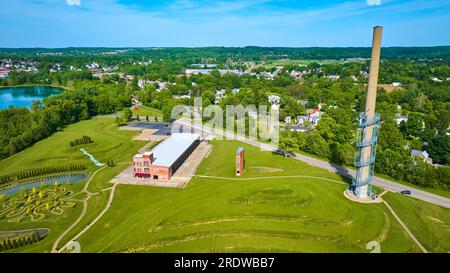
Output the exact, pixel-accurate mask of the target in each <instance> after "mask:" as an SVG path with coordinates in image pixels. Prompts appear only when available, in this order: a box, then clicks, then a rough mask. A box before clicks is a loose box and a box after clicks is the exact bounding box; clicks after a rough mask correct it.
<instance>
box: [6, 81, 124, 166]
mask: <svg viewBox="0 0 450 273" xmlns="http://www.w3.org/2000/svg"><path fill="white" fill-rule="evenodd" d="M130 96H131V90H130V89H129V87H127V86H126V84H105V83H102V82H99V81H88V82H85V81H80V82H75V83H74V84H73V86H72V87H70V88H69V89H67V90H66V91H65V92H64V93H62V94H58V95H55V96H52V97H48V98H45V99H44V100H43V101H35V102H33V104H32V106H31V108H30V109H27V108H15V107H9V108H8V109H5V110H0V159H4V158H7V157H9V156H11V155H13V154H15V153H17V152H19V151H21V150H23V149H25V148H27V147H29V146H31V145H33V144H34V143H36V142H37V141H39V140H42V139H44V138H46V137H48V136H50V135H52V134H53V133H55V132H57V131H60V130H62V128H64V126H66V125H69V124H72V123H75V122H78V121H80V120H86V119H89V118H90V117H92V116H95V115H98V114H111V113H114V112H116V111H120V110H122V109H123V108H124V107H129V106H130V105H131V101H130Z"/></svg>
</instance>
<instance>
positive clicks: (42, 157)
mask: <svg viewBox="0 0 450 273" xmlns="http://www.w3.org/2000/svg"><path fill="white" fill-rule="evenodd" d="M84 135H86V136H89V137H91V138H92V140H93V141H94V143H91V144H87V145H79V146H76V147H70V145H69V142H70V141H71V140H74V139H78V138H81V137H82V136H84ZM134 135H136V132H130V131H120V130H117V125H115V123H114V118H108V117H97V118H93V119H90V120H86V121H81V122H78V123H76V124H73V125H70V126H68V127H67V128H65V129H64V130H62V131H61V132H57V133H56V134H54V135H52V136H50V137H48V138H47V139H44V140H42V141H39V142H38V143H36V144H35V145H33V146H32V147H30V148H28V149H26V150H24V151H22V152H19V153H17V154H15V155H13V156H11V157H8V158H6V159H4V160H1V161H0V175H6V174H9V173H14V172H17V171H21V170H26V169H32V168H38V167H52V166H58V165H67V164H78V163H83V164H85V165H86V166H87V167H88V171H92V170H95V169H97V168H98V167H96V166H95V165H94V164H93V163H92V162H91V161H90V160H89V158H88V157H87V156H86V155H84V154H83V153H81V151H80V148H85V149H86V150H87V151H88V152H89V153H90V154H92V155H94V157H95V158H96V159H97V160H99V161H100V162H106V161H107V160H108V159H114V161H115V162H120V161H123V160H128V161H129V160H130V158H129V157H128V155H129V154H130V153H131V154H132V153H135V152H136V151H137V150H138V147H140V146H142V145H144V143H142V142H137V141H131V140H130V139H131V137H132V136H134Z"/></svg>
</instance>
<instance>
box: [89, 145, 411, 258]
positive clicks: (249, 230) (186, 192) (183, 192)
mask: <svg viewBox="0 0 450 273" xmlns="http://www.w3.org/2000/svg"><path fill="white" fill-rule="evenodd" d="M212 144H213V146H214V148H213V151H212V152H211V154H210V155H209V156H208V158H206V159H205V160H204V161H203V162H202V164H201V166H200V167H199V169H198V171H197V174H198V175H203V176H220V177H223V178H235V176H234V151H235V149H236V148H237V146H244V147H245V149H246V151H245V152H246V164H247V166H246V170H247V171H246V173H245V175H244V176H242V177H240V178H238V179H236V180H228V179H219V178H210V177H196V178H194V179H193V180H192V181H191V182H190V183H189V185H188V186H187V187H186V188H185V189H166V188H156V187H145V186H128V185H122V186H119V187H118V189H117V192H116V196H115V197H114V202H113V205H112V207H111V209H110V211H109V212H108V213H106V214H105V216H104V217H103V218H102V219H101V220H100V221H99V222H98V223H97V224H96V225H95V226H94V227H93V228H92V229H91V230H90V231H88V232H87V233H86V234H85V235H83V236H82V237H81V240H80V243H81V245H82V249H83V251H87V252H236V251H244V252H262V251H274V252H330V251H331V252H369V250H367V249H366V244H367V243H368V242H370V241H372V240H376V241H379V242H380V243H381V249H382V251H384V252H417V251H419V249H418V248H417V247H416V245H415V244H414V242H413V241H412V240H411V239H410V238H409V237H408V236H407V235H406V233H405V232H404V231H403V230H402V228H401V227H400V225H399V224H398V222H397V221H396V220H395V219H394V218H393V217H392V215H391V214H390V213H389V211H388V210H387V209H386V207H385V206H384V205H383V204H371V205H366V204H357V203H353V202H351V201H349V200H347V199H346V198H345V197H344V196H343V194H342V192H343V191H344V189H345V187H346V186H345V183H344V182H343V180H342V179H341V177H339V176H338V175H336V174H332V173H329V172H326V171H323V170H321V169H318V168H314V167H311V166H309V165H307V164H305V163H302V162H299V161H296V160H292V159H285V158H283V157H282V156H278V155H274V154H272V153H269V152H261V151H260V150H259V149H257V148H255V147H250V146H247V145H243V144H242V143H238V142H234V141H213V142H212ZM293 175H299V176H304V177H291V178H284V177H283V176H293ZM249 178H250V179H251V180H247V179H249Z"/></svg>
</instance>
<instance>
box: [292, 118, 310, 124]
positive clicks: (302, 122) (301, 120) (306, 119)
mask: <svg viewBox="0 0 450 273" xmlns="http://www.w3.org/2000/svg"><path fill="white" fill-rule="evenodd" d="M308 120H309V118H308V117H307V116H298V117H297V118H296V119H295V123H297V124H298V125H303V124H305V122H307V121H308Z"/></svg>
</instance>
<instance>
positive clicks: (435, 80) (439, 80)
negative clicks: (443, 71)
mask: <svg viewBox="0 0 450 273" xmlns="http://www.w3.org/2000/svg"><path fill="white" fill-rule="evenodd" d="M431 80H432V81H433V82H438V83H441V82H442V80H441V79H438V78H436V77H432V78H431Z"/></svg>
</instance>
